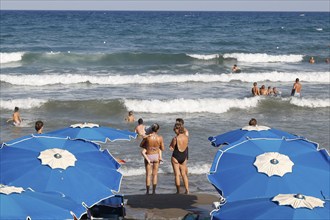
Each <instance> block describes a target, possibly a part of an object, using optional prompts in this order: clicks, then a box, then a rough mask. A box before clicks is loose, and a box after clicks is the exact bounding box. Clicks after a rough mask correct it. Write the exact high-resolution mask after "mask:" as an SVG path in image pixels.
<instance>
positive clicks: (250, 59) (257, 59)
mask: <svg viewBox="0 0 330 220" xmlns="http://www.w3.org/2000/svg"><path fill="white" fill-rule="evenodd" d="M223 57H224V58H235V59H237V61H240V62H247V63H297V62H301V61H302V60H303V57H304V56H303V55H294V54H290V55H269V54H266V53H229V54H224V55H223Z"/></svg>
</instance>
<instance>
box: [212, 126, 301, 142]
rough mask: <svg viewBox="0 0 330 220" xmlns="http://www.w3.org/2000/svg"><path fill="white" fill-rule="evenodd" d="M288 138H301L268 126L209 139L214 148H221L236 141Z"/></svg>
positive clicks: (245, 128)
mask: <svg viewBox="0 0 330 220" xmlns="http://www.w3.org/2000/svg"><path fill="white" fill-rule="evenodd" d="M283 137H284V138H286V139H297V138H301V137H299V136H297V135H294V134H290V133H288V132H285V131H281V130H277V129H274V128H269V127H266V126H245V127H243V128H240V129H236V130H233V131H229V132H226V133H224V134H220V135H217V136H214V137H209V138H208V139H209V141H210V142H211V144H212V145H213V146H214V147H219V146H220V145H223V144H227V145H228V144H231V143H234V142H236V141H244V140H246V139H249V138H283Z"/></svg>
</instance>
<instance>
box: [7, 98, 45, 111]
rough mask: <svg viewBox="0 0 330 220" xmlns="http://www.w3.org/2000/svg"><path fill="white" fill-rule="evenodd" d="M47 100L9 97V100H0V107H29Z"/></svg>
mask: <svg viewBox="0 0 330 220" xmlns="http://www.w3.org/2000/svg"><path fill="white" fill-rule="evenodd" d="M47 101H48V100H45V99H33V98H26V99H11V100H3V99H1V100H0V105H1V108H2V109H14V108H15V106H18V107H19V108H21V109H31V108H37V107H40V106H41V105H43V104H45V103H46V102H47Z"/></svg>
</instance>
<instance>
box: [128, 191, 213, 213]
mask: <svg viewBox="0 0 330 220" xmlns="http://www.w3.org/2000/svg"><path fill="white" fill-rule="evenodd" d="M124 198H125V199H127V204H126V206H125V207H126V217H125V219H182V218H183V217H184V216H185V215H187V214H188V213H194V214H198V215H199V219H208V218H210V212H211V211H212V210H213V208H212V203H213V202H215V201H218V200H219V196H217V195H211V194H197V193H196V194H189V195H185V194H156V195H127V196H125V197H124Z"/></svg>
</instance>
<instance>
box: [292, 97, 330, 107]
mask: <svg viewBox="0 0 330 220" xmlns="http://www.w3.org/2000/svg"><path fill="white" fill-rule="evenodd" d="M290 103H291V104H292V105H296V106H300V107H308V108H325V107H330V99H314V98H295V97H293V98H291V99H290Z"/></svg>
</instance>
